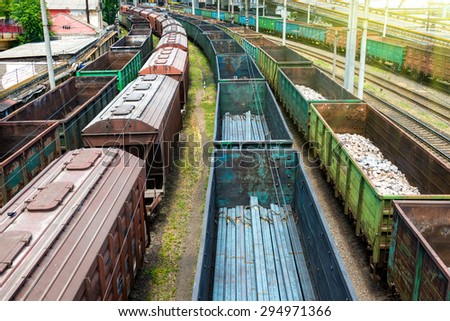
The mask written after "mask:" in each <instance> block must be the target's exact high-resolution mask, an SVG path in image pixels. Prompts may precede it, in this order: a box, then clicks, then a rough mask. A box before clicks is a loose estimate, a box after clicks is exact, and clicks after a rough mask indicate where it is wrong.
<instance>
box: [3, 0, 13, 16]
mask: <svg viewBox="0 0 450 321" xmlns="http://www.w3.org/2000/svg"><path fill="white" fill-rule="evenodd" d="M11 1H12V0H0V17H5V19H6V20H8V19H9V17H10V16H11Z"/></svg>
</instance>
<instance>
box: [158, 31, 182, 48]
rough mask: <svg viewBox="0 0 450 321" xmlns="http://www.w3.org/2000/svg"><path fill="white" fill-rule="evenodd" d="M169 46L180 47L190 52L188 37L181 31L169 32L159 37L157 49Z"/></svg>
mask: <svg viewBox="0 0 450 321" xmlns="http://www.w3.org/2000/svg"><path fill="white" fill-rule="evenodd" d="M167 47H170V48H178V49H180V50H183V51H186V52H188V38H187V36H186V35H182V34H180V33H169V34H167V35H165V36H163V37H161V39H159V42H158V45H157V46H156V49H163V48H167Z"/></svg>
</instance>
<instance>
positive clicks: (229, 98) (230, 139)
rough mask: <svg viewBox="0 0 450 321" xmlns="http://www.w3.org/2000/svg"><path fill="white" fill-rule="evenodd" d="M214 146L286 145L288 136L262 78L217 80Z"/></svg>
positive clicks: (280, 146) (259, 146)
mask: <svg viewBox="0 0 450 321" xmlns="http://www.w3.org/2000/svg"><path fill="white" fill-rule="evenodd" d="M214 145H215V146H216V148H237V147H239V148H250V147H251V148H289V147H292V136H291V133H290V132H289V129H288V128H287V125H286V123H285V121H284V119H283V116H282V114H281V111H280V108H279V107H278V103H277V101H276V100H275V97H274V96H273V94H272V91H271V90H270V88H269V85H268V84H267V82H265V81H247V82H226V83H219V85H218V89H217V105H216V120H215V129H214Z"/></svg>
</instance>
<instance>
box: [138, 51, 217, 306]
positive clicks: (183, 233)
mask: <svg viewBox="0 0 450 321" xmlns="http://www.w3.org/2000/svg"><path fill="white" fill-rule="evenodd" d="M189 63H190V72H189V77H190V86H189V98H188V103H187V106H186V115H185V119H184V129H183V130H182V133H181V135H180V141H183V140H187V139H188V138H189V141H188V142H187V143H185V146H186V145H187V146H186V147H193V146H192V144H193V143H194V142H200V141H202V140H205V139H207V140H210V139H212V135H213V132H214V112H215V102H216V85H215V83H214V78H213V77H212V74H211V71H210V67H209V63H208V60H207V59H206V57H205V56H204V55H203V53H202V52H201V51H200V49H199V48H198V47H196V46H194V45H193V44H192V43H189ZM204 81H205V82H206V88H204ZM199 109H201V110H199ZM199 118H200V119H199ZM201 118H203V119H201ZM202 138H203V139H202ZM192 140H193V141H194V142H192ZM189 150H190V151H189ZM192 150H193V148H180V154H179V159H178V160H177V161H176V163H178V165H181V164H183V166H173V167H172V171H171V175H170V177H169V180H168V182H167V188H166V194H165V197H164V200H163V202H162V204H161V205H162V206H161V210H160V213H159V216H158V219H159V220H163V221H165V223H164V224H162V225H161V227H162V228H163V233H162V236H160V237H162V240H161V248H160V250H159V254H158V256H157V261H156V262H151V267H150V268H149V269H148V270H147V271H146V273H149V275H150V279H151V281H150V285H149V293H148V297H147V299H148V300H174V299H175V297H176V294H177V291H178V290H179V289H177V284H178V283H179V282H178V281H179V280H177V278H178V277H185V276H184V275H179V271H180V262H181V260H182V257H183V253H184V251H185V250H187V249H186V247H195V248H194V250H195V261H196V258H197V255H196V253H197V251H198V240H196V242H194V243H193V244H186V237H187V234H188V233H190V232H191V230H192V224H195V225H198V226H201V224H202V222H201V220H200V221H198V219H196V220H195V222H193V220H192V219H191V215H192V212H193V211H200V210H202V209H203V207H204V202H205V188H204V186H205V183H204V182H203V180H205V179H206V181H207V177H206V178H205V177H204V175H202V173H203V171H204V170H205V168H204V166H203V165H201V166H200V164H201V159H202V149H201V148H195V149H194V152H192ZM192 155H193V156H194V158H195V160H196V161H198V163H194V164H193V163H192V162H185V160H186V159H187V158H188V157H192ZM206 176H207V175H206ZM199 184H200V188H201V193H195V191H196V190H198V186H199ZM197 194H199V195H197ZM188 250H189V249H188ZM194 269H195V266H194ZM186 277H189V278H191V279H192V280H189V282H187V284H188V286H189V287H190V288H189V289H188V290H191V289H192V284H193V277H192V273H191V275H189V276H186Z"/></svg>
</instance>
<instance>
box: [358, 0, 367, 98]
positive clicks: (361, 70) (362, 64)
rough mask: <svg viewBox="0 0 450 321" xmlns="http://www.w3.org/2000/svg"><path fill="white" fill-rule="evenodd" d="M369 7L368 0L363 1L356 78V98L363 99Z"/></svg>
mask: <svg viewBox="0 0 450 321" xmlns="http://www.w3.org/2000/svg"><path fill="white" fill-rule="evenodd" d="M369 5H370V0H365V1H364V16H363V23H362V27H363V33H362V38H361V52H360V55H359V78H358V98H359V99H363V96H364V73H365V69H366V42H367V26H368V24H369V21H368V20H369Z"/></svg>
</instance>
